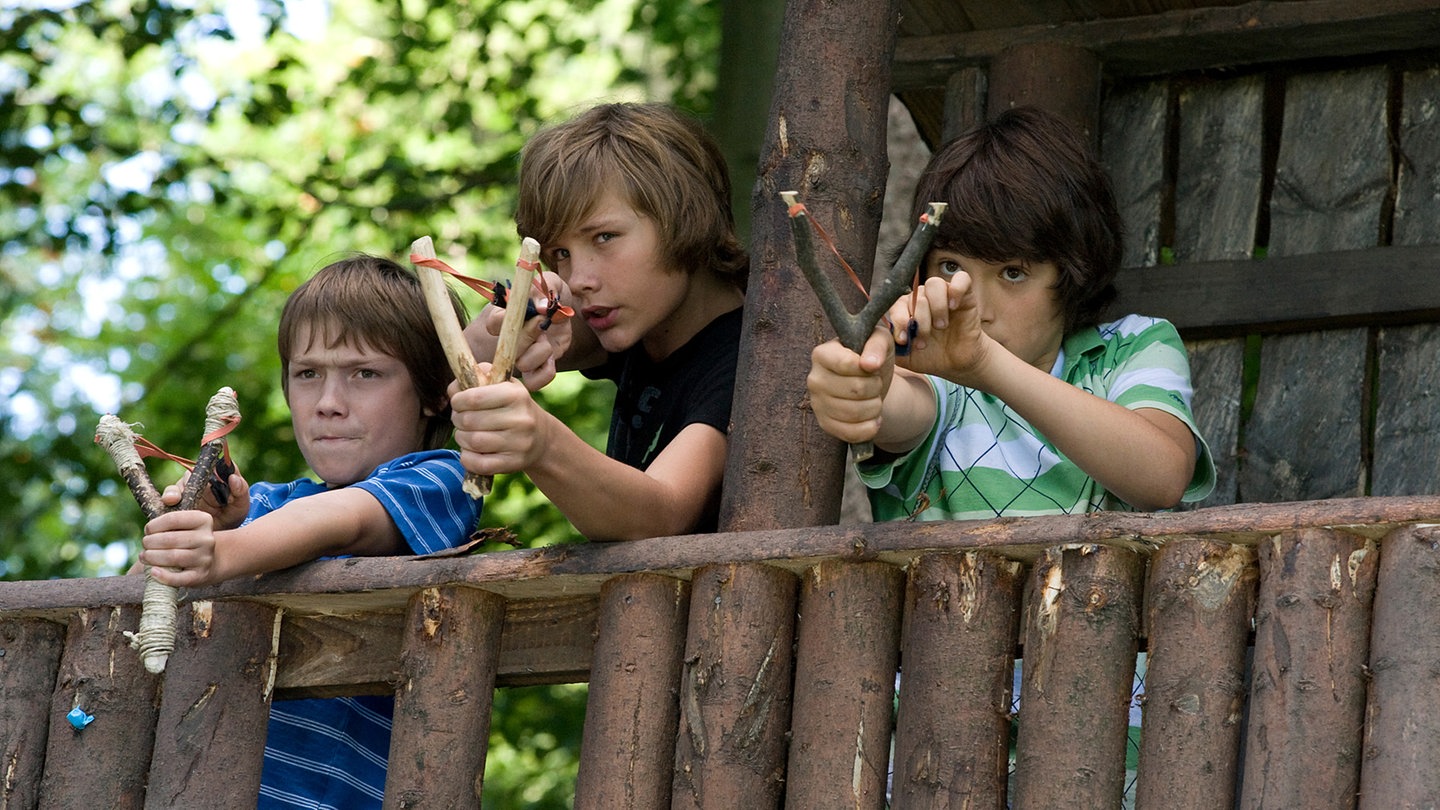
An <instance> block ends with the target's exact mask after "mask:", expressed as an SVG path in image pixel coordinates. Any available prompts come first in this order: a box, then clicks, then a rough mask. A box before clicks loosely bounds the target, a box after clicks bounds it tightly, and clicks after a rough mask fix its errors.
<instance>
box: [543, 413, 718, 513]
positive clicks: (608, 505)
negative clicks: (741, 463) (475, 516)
mask: <svg viewBox="0 0 1440 810" xmlns="http://www.w3.org/2000/svg"><path fill="white" fill-rule="evenodd" d="M550 418H551V419H553V417H550ZM554 427H557V428H558V430H557V431H556V435H554V436H552V437H551V438H549V439H548V440H547V451H546V453H545V456H544V457H543V458H542V459H541V460H540V461H539V462H537V463H536V464H534V465H532V466H531V467H530V468H528V469H526V470H525V472H526V474H527V475H528V476H529V477H530V479H531V480H532V481H533V482H534V483H535V485H536V486H537V487H538V488H539V489H540V491H542V492H544V493H545V495H546V497H548V498H549V499H550V501H551V503H553V504H555V506H556V508H558V509H559V510H560V511H561V513H563V514H564V515H565V516H566V517H567V518H568V519H569V520H570V522H571V524H572V525H574V526H575V529H576V530H577V531H579V532H580V533H581V534H582V535H584V536H585V537H586V538H588V539H590V540H638V539H642V538H646V537H665V536H671V535H677V534H688V533H690V532H692V531H694V530H695V527H696V526H697V524H698V523H699V521H700V519H701V518H702V517H703V515H704V514H705V511H706V510H707V509H710V508H712V507H713V506H714V504H715V503H716V502H717V499H718V497H719V492H720V481H721V478H722V477H723V475H724V468H725V447H726V440H725V436H724V434H722V433H720V431H718V430H716V429H714V428H712V427H709V426H707V425H691V426H689V427H687V428H686V429H685V430H682V431H681V433H680V435H678V436H677V437H676V438H675V439H674V440H672V441H671V442H670V444H669V445H667V446H666V448H665V449H664V450H663V451H661V453H660V456H659V457H657V458H656V459H655V460H654V461H653V462H652V463H651V464H650V466H649V467H648V469H647V470H643V471H642V470H639V469H636V468H634V467H631V466H629V465H627V464H625V463H623V462H620V461H617V460H616V459H612V458H610V457H609V456H606V455H605V454H604V453H601V452H600V451H599V450H597V449H595V448H594V447H591V446H590V445H589V444H587V443H586V442H585V441H584V440H582V439H580V438H579V437H578V436H576V435H575V434H574V433H573V432H571V431H570V430H569V429H568V428H566V427H565V426H564V425H563V424H562V423H560V422H559V421H558V420H555V424H554Z"/></svg>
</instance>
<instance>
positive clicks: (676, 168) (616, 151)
mask: <svg viewBox="0 0 1440 810" xmlns="http://www.w3.org/2000/svg"><path fill="white" fill-rule="evenodd" d="M519 186H520V199H519V203H518V205H517V206H516V209H515V225H516V230H517V231H518V232H519V234H520V236H522V237H525V236H529V237H532V238H534V239H536V240H538V241H539V242H540V244H541V245H542V246H544V245H548V244H550V243H551V242H553V241H554V240H555V239H556V238H557V237H559V235H560V234H562V233H564V232H565V231H567V230H569V229H570V228H573V227H575V226H577V225H579V224H580V223H581V222H582V221H583V220H584V218H585V217H586V216H588V215H589V214H590V212H591V211H592V210H593V209H594V207H595V205H596V204H597V203H599V202H600V199H601V198H602V197H603V196H604V195H605V192H607V191H611V190H613V191H616V192H617V193H619V194H620V195H621V197H622V198H623V199H625V200H626V201H628V202H629V203H630V205H631V206H633V207H634V209H635V210H636V211H637V212H639V213H640V214H643V215H644V216H646V217H649V218H650V219H652V220H654V221H655V225H656V229H657V231H658V232H659V234H660V240H661V249H662V250H663V251H664V252H665V254H666V258H667V259H668V263H669V264H670V265H671V267H672V268H673V269H675V270H676V271H677V272H682V271H683V272H688V273H694V272H697V271H700V270H708V271H710V272H713V273H715V274H716V275H718V276H721V277H722V278H728V279H730V280H732V281H733V282H734V283H735V285H736V286H738V287H740V288H741V289H744V287H745V276H746V273H747V271H748V269H749V266H750V261H749V256H748V255H747V254H746V252H745V247H744V245H742V244H741V243H740V240H739V238H738V237H737V236H736V235H735V218H734V215H733V213H732V212H731V210H730V177H729V174H728V173H727V172H726V169H725V158H724V156H723V155H721V153H720V148H719V147H718V146H717V145H716V144H715V141H714V139H713V138H711V137H710V136H709V135H708V134H707V133H706V132H705V130H704V129H703V128H702V127H701V126H700V124H699V122H698V121H695V120H694V119H692V118H690V117H688V116H686V115H684V114H682V113H681V112H680V111H678V110H676V109H675V108H673V107H670V106H668V105H664V104H602V105H599V106H596V107H592V108H590V109H589V110H587V111H585V112H584V113H581V114H580V115H578V116H576V117H575V118H572V119H570V120H569V121H566V122H564V123H562V124H558V125H555V126H552V127H549V128H547V129H544V130H541V131H540V132H539V133H538V134H536V135H535V137H533V138H532V139H531V140H530V142H529V143H528V144H526V146H525V149H524V151H523V152H522V154H521V158H520V184H519Z"/></svg>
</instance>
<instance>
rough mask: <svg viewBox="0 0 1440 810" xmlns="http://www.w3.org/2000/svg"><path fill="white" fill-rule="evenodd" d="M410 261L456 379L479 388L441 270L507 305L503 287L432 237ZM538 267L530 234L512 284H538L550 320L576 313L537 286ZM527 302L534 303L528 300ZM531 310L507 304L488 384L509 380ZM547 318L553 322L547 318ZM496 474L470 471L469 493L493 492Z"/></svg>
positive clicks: (419, 243)
mask: <svg viewBox="0 0 1440 810" xmlns="http://www.w3.org/2000/svg"><path fill="white" fill-rule="evenodd" d="M410 262H411V263H412V264H414V265H415V266H416V275H418V276H419V277H420V288H421V289H422V290H423V291H424V293H425V306H426V307H427V308H429V310H430V320H431V321H432V322H433V323H434V324H435V332H436V334H437V335H438V336H439V338H440V345H441V347H442V348H443V349H444V352H445V359H446V360H447V361H449V363H450V370H451V371H453V372H454V373H455V379H456V381H458V382H459V383H460V387H461V389H466V388H477V387H479V386H480V385H482V384H483V383H481V381H480V378H479V376H478V375H477V374H476V373H475V357H474V355H472V354H471V353H470V344H469V343H467V342H466V341H465V333H464V331H462V330H461V328H460V324H459V322H458V321H457V320H456V319H455V311H454V310H453V309H451V307H450V293H449V289H448V288H447V287H446V286H445V279H444V278H443V277H442V276H441V273H449V274H450V275H452V276H454V277H455V278H457V279H460V280H461V282H462V283H464V284H465V285H466V286H467V287H470V289H472V290H475V291H476V292H478V293H480V295H481V296H483V297H485V298H486V299H487V300H490V301H495V302H496V304H497V305H498V306H504V297H503V296H502V295H501V294H499V291H500V290H502V289H504V288H503V286H502V285H501V284H500V283H499V282H496V283H494V284H493V285H492V284H490V283H489V282H483V281H477V280H476V279H472V278H468V277H466V276H462V275H460V274H459V273H456V272H455V271H454V270H452V269H450V266H449V265H447V264H445V263H444V262H442V261H440V260H439V259H438V258H436V256H435V244H434V242H433V241H431V239H430V237H428V236H422V237H420V238H419V239H416V240H415V241H414V242H412V243H410ZM539 269H540V243H539V242H536V241H535V240H534V239H531V238H530V237H528V236H527V237H525V238H524V239H522V240H521V242H520V258H519V259H517V260H516V262H515V279H514V286H513V288H514V289H521V290H524V289H529V288H531V287H535V288H536V289H539V290H541V291H542V292H543V294H544V295H545V296H546V300H547V301H548V302H549V310H550V311H549V312H547V313H544V317H546V318H547V319H549V318H554V317H569V316H570V315H572V314H574V313H573V312H571V310H570V308H569V307H562V306H560V305H559V299H558V297H557V296H555V294H554V293H552V292H550V289H549V288H548V287H547V286H545V284H544V282H543V281H541V282H540V283H539V285H538V286H537V285H536V277H537V272H536V271H538V270H539ZM477 284H478V285H481V286H477ZM482 286H483V288H482ZM497 298H498V299H499V300H498V301H496V299H497ZM526 303H527V304H528V303H531V302H530V301H529V300H528V299H527V301H526ZM526 309H528V307H527V308H523V309H522V308H521V307H506V308H505V319H504V320H503V321H502V322H501V324H500V338H499V341H498V342H497V343H496V344H495V359H494V360H493V361H492V362H491V364H490V378H489V379H488V380H487V381H486V383H489V384H494V383H498V382H504V381H505V380H508V379H510V373H511V370H512V369H513V368H514V367H515V355H516V352H517V350H518V349H519V342H520V331H521V329H522V328H523V327H524V325H525V320H526ZM546 323H547V325H548V320H547V322H546ZM492 479H493V476H488V475H478V474H475V473H468V474H467V475H466V476H465V483H464V484H463V488H464V490H465V493H466V494H467V495H469V496H470V497H472V498H480V497H483V496H485V495H489V494H490V484H491V481H492Z"/></svg>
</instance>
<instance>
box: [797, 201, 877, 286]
mask: <svg viewBox="0 0 1440 810" xmlns="http://www.w3.org/2000/svg"><path fill="white" fill-rule="evenodd" d="M788 211H789V214H790V218H791V219H794V218H795V217H797V216H799V215H800V214H801V213H802V212H803V213H804V214H805V215H806V216H805V219H806V221H807V222H809V223H810V230H812V231H814V232H815V233H816V235H817V236H819V237H820V241H821V242H824V243H825V247H827V248H829V249H830V252H831V253H833V254H835V258H836V259H837V260H838V261H839V262H840V266H841V267H843V268H845V274H846V275H848V276H849V277H850V281H852V282H854V284H855V287H856V289H858V290H860V293H861V294H862V295H864V296H865V298H866V300H869V298H870V291H869V290H866V289H865V282H863V281H861V280H860V276H858V275H856V274H855V271H854V270H852V269H851V268H850V263H849V262H847V261H845V257H844V256H841V255H840V249H839V248H837V247H836V246H835V240H833V239H831V238H830V234H828V233H826V231H825V229H824V228H822V227H821V226H820V223H819V222H816V221H815V217H812V216H810V215H809V214H810V209H808V208H806V207H805V203H801V202H797V203H795V204H794V205H792V206H790V208H789V209H788Z"/></svg>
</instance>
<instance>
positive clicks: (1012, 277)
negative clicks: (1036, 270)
mask: <svg viewBox="0 0 1440 810" xmlns="http://www.w3.org/2000/svg"><path fill="white" fill-rule="evenodd" d="M1028 275H1029V273H1026V272H1025V268H1024V267H1021V266H1020V265H1018V264H1010V265H1006V266H1005V267H1004V268H1002V269H1001V270H1000V277H1001V278H1003V279H1005V280H1006V281H1023V280H1024V279H1025V277H1026V276H1028Z"/></svg>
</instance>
